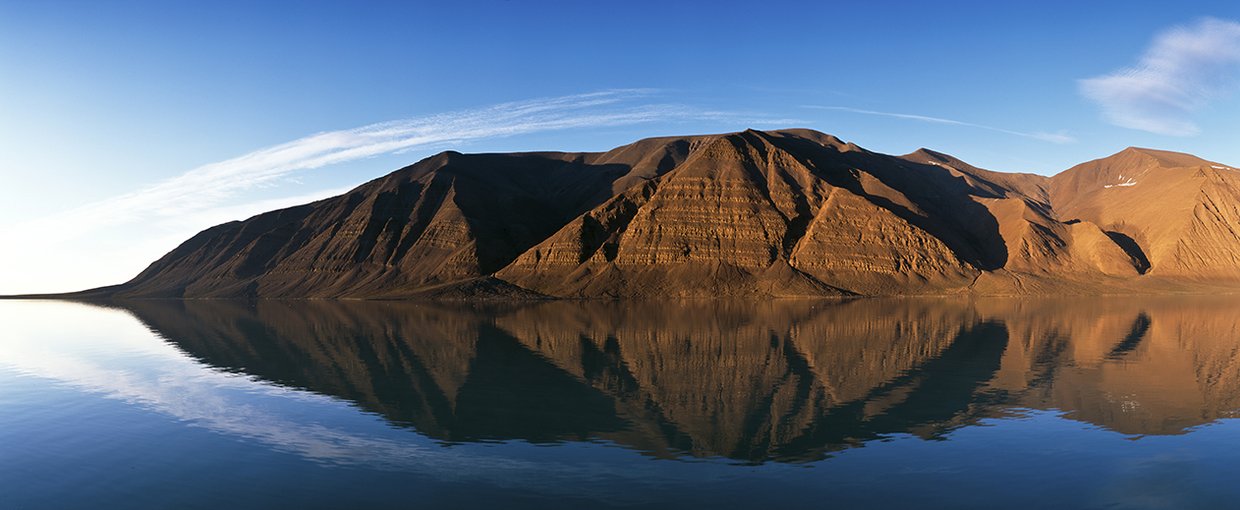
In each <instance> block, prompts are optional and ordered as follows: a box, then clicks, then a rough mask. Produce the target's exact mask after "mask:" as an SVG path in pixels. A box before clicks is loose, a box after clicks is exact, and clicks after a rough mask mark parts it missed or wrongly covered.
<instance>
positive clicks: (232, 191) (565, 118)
mask: <svg viewBox="0 0 1240 510" xmlns="http://www.w3.org/2000/svg"><path fill="white" fill-rule="evenodd" d="M651 93H652V92H651V91H648V90H613V91H604V92H595V93H589V94H579V95H573V96H564V97H557V98H550V99H538V100H530V101H519V102H511V103H503V104H498V105H495V106H491V107H487V108H479V109H473V110H463V111H457V112H452V113H445V114H438V115H431V116H427V117H420V118H413V119H404V120H398V121H391V122H381V123H376V124H370V125H366V126H362V127H359V128H354V129H346V130H339V131H329V132H323V133H317V134H313V135H310V136H306V137H304V138H299V139H297V140H293V141H290V142H286V143H282V144H279V145H275V146H272V147H267V148H263V149H259V150H256V151H253V152H250V153H248V154H244V155H241V156H238V157H235V158H231V159H227V160H224V161H220V162H216V163H211V164H207V165H204V166H201V167H198V168H195V169H192V170H189V171H188V172H185V173H183V174H181V175H179V176H177V177H173V178H171V179H168V180H165V181H162V182H159V183H156V184H153V185H150V186H147V187H144V188H142V189H139V190H136V191H133V192H129V193H125V194H123V195H119V196H116V197H112V198H108V199H104V200H101V201H98V202H94V203H90V204H86V205H83V206H81V207H78V208H75V209H73V210H70V211H66V212H65V213H63V214H62V216H69V217H72V218H73V219H74V220H86V221H87V223H86V224H82V223H76V224H77V225H78V226H79V227H84V228H91V227H97V226H99V224H101V223H103V224H107V223H123V222H128V221H135V220H142V221H149V220H151V219H154V218H166V217H177V216H180V215H184V214H187V213H194V212H197V211H202V210H205V209H209V208H211V207H214V206H216V205H218V204H220V203H223V202H224V201H225V200H226V199H229V198H231V197H233V196H235V195H237V194H239V193H242V192H245V191H248V190H251V189H255V188H259V187H262V186H267V185H271V184H273V183H275V182H276V181H279V180H281V179H284V178H288V177H290V176H291V175H292V174H294V173H295V172H298V171H302V170H310V169H316V168H321V167H325V166H329V165H333V164H338V163H344V162H348V161H353V160H358V159H363V158H368V157H373V156H378V155H382V154H390V153H400V152H404V151H410V150H415V149H423V148H431V147H438V146H444V145H446V144H451V143H463V142H467V141H470V140H478V139H484V138H497V137H505V136H514V135H520V134H528V133H534V132H541V131H552V130H563V129H571V128H585V127H602V126H616V125H626V124H637V123H643V122H652V121H656V120H668V119H673V118H691V114H690V112H689V110H688V109H687V108H685V107H682V106H677V105H661V104H648V103H642V102H641V100H643V99H645V98H647V97H649V96H650V95H651ZM61 219H63V218H54V219H52V220H55V221H57V222H58V223H60V224H61V225H62V226H63V224H64V222H61V221H60V220H61Z"/></svg>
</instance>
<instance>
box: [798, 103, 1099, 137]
mask: <svg viewBox="0 0 1240 510" xmlns="http://www.w3.org/2000/svg"><path fill="white" fill-rule="evenodd" d="M802 106H803V107H804V108H812V109H815V110H833V111H839V112H848V113H859V114H862V115H874V116H879V117H890V118H893V119H904V120H914V121H918V122H928V123H931V124H945V125H949V126H962V127H969V128H976V129H985V130H987V131H994V132H996V133H1004V134H1008V135H1013V136H1020V137H1024V138H1032V139H1034V140H1041V141H1044V142H1050V143H1059V144H1064V143H1073V142H1076V139H1075V138H1073V137H1071V136H1069V135H1067V134H1064V133H1043V132H1032V133H1027V132H1024V131H1015V130H1011V129H1004V128H1000V127H994V126H987V125H985V124H975V123H972V122H964V121H960V120H952V119H944V118H941V117H929V116H926V115H914V114H911V113H893V112H880V111H875V110H864V109H861V108H851V107H847V106H819V105H802Z"/></svg>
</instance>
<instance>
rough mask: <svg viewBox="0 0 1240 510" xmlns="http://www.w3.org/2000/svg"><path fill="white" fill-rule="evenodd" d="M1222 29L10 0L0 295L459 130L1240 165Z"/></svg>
mask: <svg viewBox="0 0 1240 510" xmlns="http://www.w3.org/2000/svg"><path fill="white" fill-rule="evenodd" d="M668 4H670V5H668ZM869 4H873V5H869ZM1082 4H1083V5H1082ZM1237 22H1240V4H1237V3H1235V2H1178V3H1176V4H1175V5H1173V6H1170V7H1169V6H1167V5H1166V4H1165V3H1162V2H1149V3H1139V2H1062V3H1056V2H813V3H810V2H806V3H805V4H796V3H786V4H782V5H771V4H768V3H760V2H753V1H750V2H675V3H672V2H648V3H644V2H614V3H604V2H524V1H506V2H437V3H434V4H432V3H430V2H427V3H418V2H392V3H384V2H326V1H298V2H292V1H290V2H222V1H221V2H201V3H199V4H197V5H191V4H190V3H188V2H59V1H47V2H34V1H25V0H21V1H6V0H0V235H4V236H6V237H5V238H6V239H13V238H14V237H13V236H19V237H33V238H34V239H33V240H32V242H34V243H35V245H36V246H44V247H48V249H47V250H32V251H34V252H37V255H31V254H27V253H24V252H22V251H19V250H12V249H8V250H5V253H3V254H0V267H6V268H20V269H18V270H11V269H5V270H2V271H0V293H10V292H32V291H60V290H72V289H77V288H82V287H88V286H94V285H103V284H108V283H115V282H119V281H123V280H125V279H128V278H129V277H131V276H132V275H133V274H135V273H136V272H137V271H139V270H141V268H143V267H145V265H146V264H147V263H149V262H150V261H151V260H153V259H155V258H157V257H158V256H159V255H161V254H162V253H164V252H166V251H167V250H168V249H170V248H172V247H174V246H175V245H176V244H177V243H178V242H179V241H181V240H183V239H185V238H187V237H188V236H190V235H192V234H193V233H195V232H197V231H198V230H200V229H202V228H205V227H207V226H210V225H212V224H214V223H218V222H221V221H226V220H229V219H242V218H244V217H246V216H248V215H250V214H253V213H257V212H260V211H262V210H264V209H265V208H271V207H276V206H282V205H291V204H294V203H298V202H299V201H305V200H308V199H311V198H317V197H321V196H327V195H330V194H332V193H336V192H339V191H342V190H344V189H347V188H348V187H350V186H353V185H356V184H359V183H361V182H363V181H365V180H368V179H371V178H374V177H377V176H380V175H382V174H385V173H387V172H389V171H391V170H393V169H395V168H398V167H400V166H404V165H406V164H409V163H411V162H413V161H416V160H417V159H420V158H422V157H425V156H427V155H430V154H432V153H434V152H438V151H439V150H443V149H446V148H453V149H457V150H461V151H511V150H544V149H558V150H605V149H608V148H611V147H614V146H617V145H621V144H624V143H628V142H631V141H633V140H635V139H638V138H643V137H647V136H656V135H667V134H688V133H708V132H723V131H734V130H740V129H745V128H748V127H757V128H778V127H793V126H797V127H811V128H815V129H818V130H821V131H825V132H829V133H832V134H835V135H837V136H840V137H842V138H844V139H846V140H850V141H853V142H856V143H858V144H860V145H862V146H864V147H867V148H870V149H872V150H877V151H881V152H888V153H906V152H910V151H912V150H914V149H916V148H918V147H923V146H925V147H930V148H934V149H937V150H940V151H943V152H947V153H951V154H953V155H956V156H958V157H960V158H962V159H964V160H966V161H969V162H971V163H973V164H976V165H978V166H982V167H985V168H990V169H994V170H1002V171H1022V172H1035V173H1042V174H1053V173H1055V172H1058V171H1060V170H1063V169H1065V168H1067V167H1069V166H1071V165H1073V164H1075V163H1079V162H1082V161H1085V160H1089V159H1093V158H1097V157H1102V156H1105V155H1108V154H1110V153H1113V152H1116V151H1118V150H1120V149H1122V148H1123V147H1126V146H1130V145H1135V146H1145V147H1156V148H1164V149H1170V150H1179V151H1185V152H1191V153H1194V154H1197V155H1200V156H1202V157H1205V158H1207V159H1212V160H1216V161H1221V162H1225V163H1228V164H1240V144H1237V143H1236V142H1237V141H1238V140H1237V139H1236V137H1237V135H1238V134H1240V130H1237V128H1236V127H1235V124H1234V121H1235V119H1237V118H1240V115H1238V114H1240V95H1238V94H1236V92H1237V90H1240V89H1238V88H1237V85H1238V84H1240V25H1237V24H1236V23H1237ZM496 105H500V106H496ZM52 247H55V248H52ZM49 250H50V251H54V252H56V253H59V255H55V256H49V255H48V254H47V252H48V251H49Z"/></svg>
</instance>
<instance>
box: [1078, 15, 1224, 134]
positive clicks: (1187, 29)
mask: <svg viewBox="0 0 1240 510" xmlns="http://www.w3.org/2000/svg"><path fill="white" fill-rule="evenodd" d="M1238 74H1240V23H1237V22H1234V21H1228V20H1221V19H1217V18H1204V19H1201V20H1198V21H1197V22H1195V23H1193V24H1191V25H1185V26H1177V27H1174V28H1172V29H1170V30H1167V31H1165V32H1163V33H1162V34H1160V35H1158V37H1156V38H1155V39H1154V42H1153V44H1151V45H1150V47H1149V48H1148V49H1146V51H1145V53H1144V54H1143V55H1142V56H1141V59H1140V60H1139V61H1138V62H1137V64H1136V65H1134V66H1132V67H1127V68H1124V69H1120V70H1118V71H1115V72H1113V73H1110V74H1107V75H1103V76H1098V77H1094V78H1088V79H1084V80H1081V81H1080V84H1079V85H1080V92H1081V94H1082V95H1084V96H1085V97H1086V98H1088V99H1090V100H1091V101H1093V102H1095V103H1097V105H1098V106H1099V107H1100V108H1101V109H1102V115H1103V117H1104V118H1105V119H1106V120H1107V121H1108V122H1110V123H1112V124H1114V125H1117V126H1120V127H1125V128H1130V129H1137V130H1141V131H1148V132H1150V133H1156V134H1161V135H1171V136H1193V135H1196V134H1198V133H1200V132H1201V128H1200V127H1198V126H1197V124H1196V123H1195V122H1194V121H1193V118H1192V116H1193V113H1195V112H1198V111H1200V110H1201V109H1203V108H1205V107H1206V106H1208V105H1209V104H1210V103H1211V102H1213V101H1215V100H1217V99H1219V98H1221V97H1224V96H1226V95H1228V94H1230V93H1232V92H1234V91H1235V89H1236V83H1237V80H1236V78H1237V75H1238Z"/></svg>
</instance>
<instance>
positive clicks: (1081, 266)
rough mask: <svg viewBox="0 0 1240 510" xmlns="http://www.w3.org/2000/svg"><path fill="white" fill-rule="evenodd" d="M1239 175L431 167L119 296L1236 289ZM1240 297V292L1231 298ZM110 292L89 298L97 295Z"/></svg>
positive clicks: (647, 154)
mask: <svg viewBox="0 0 1240 510" xmlns="http://www.w3.org/2000/svg"><path fill="white" fill-rule="evenodd" d="M1238 176H1240V174H1238V173H1237V171H1236V170H1234V169H1232V168H1230V167H1227V166H1225V165H1220V164H1216V163H1211V162H1208V161H1205V160H1201V159H1198V158H1195V157H1193V156H1189V155H1185V154H1178V153H1170V152H1164V151H1152V150H1148V149H1129V150H1125V151H1123V152H1121V153H1119V154H1117V155H1115V156H1112V157H1110V158H1104V159H1102V160H1097V161H1093V162H1089V163H1085V164H1083V165H1079V166H1077V167H1074V168H1073V169H1070V170H1068V171H1065V172H1063V173H1062V174H1059V175H1057V176H1055V177H1052V178H1047V177H1042V176H1037V175H1031V174H1005V173H1001V172H993V171H989V170H984V169H980V168H977V167H974V166H972V165H969V164H968V163H965V162H963V161H960V160H959V159H957V158H954V157H951V156H948V155H946V154H942V153H938V152H934V151H930V150H925V149H923V150H919V151H917V152H914V153H912V154H908V155H905V156H899V157H896V156H888V155H883V154H878V153H874V152H871V151H867V150H865V149H863V148H861V147H858V146H856V145H854V144H851V143H846V142H844V141H842V140H839V139H838V138H835V137H832V136H830V135H826V134H823V133H818V132H815V131H810V130H782V131H753V130H750V131H745V132H740V133H730V134H723V135H704V136H689V137H667V138H652V139H647V140H641V141H638V142H636V143H633V144H630V145H626V146H623V147H619V148H616V149H614V150H611V151H608V152H604V153H523V154H476V155H464V154H459V153H453V152H447V153H443V154H439V155H436V156H433V157H431V158H427V159H425V160H423V161H420V162H418V163H416V164H414V165H412V166H410V167H407V168H404V169H401V170H399V171H397V172H394V173H392V174H390V175H388V176H385V177H383V178H381V179H377V180H375V181H371V182H369V183H366V184H364V185H362V186H359V187H358V188H356V189H354V190H352V191H350V192H349V193H346V194H344V195H341V196H338V197H334V198H330V199H326V200H322V201H319V202H315V203H312V204H307V205H303V206H299V207H293V208H289V209H283V210H279V211H273V212H270V213H266V214H262V215H259V216H255V217H253V218H250V219H248V220H245V221H239V222H231V223H227V224H224V225H220V226H217V227H213V228H211V229H208V230H206V231H203V232H202V233H200V234H198V235H197V236H194V237H193V238H191V239H190V240H188V241H186V242H185V243H184V244H182V245H181V246H179V247H178V248H176V249H175V250H173V251H172V252H170V253H169V254H167V255H165V256H164V257H162V258H161V259H159V260H158V261H156V262H155V263H153V264H152V265H151V266H150V267H148V268H147V269H146V270H145V271H143V272H142V273H141V274H139V275H138V276H137V277H135V278H134V279H133V280H131V281H130V282H127V283H126V284H123V285H120V286H116V287H111V288H107V289H101V290H100V291H99V292H96V293H95V294H107V295H111V296H113V297H122V298H126V297H128V298H132V297H181V298H198V297H263V298H417V297H430V298H452V299H469V298H475V297H480V296H493V297H503V298H513V297H521V298H529V297H546V296H552V297H578V298H617V297H720V296H783V297H793V296H839V295H870V296H874V295H907V294H935V295H944V294H966V293H971V294H1045V293H1075V294H1091V293H1108V292H1160V291H1168V290H1170V291H1177V292H1182V291H1193V290H1194V289H1195V290H1197V291H1200V290H1201V289H1205V288H1207V287H1209V288H1220V287H1232V288H1234V287H1235V286H1240V235H1238V234H1237V232H1240V181H1237V179H1238V178H1240V177H1238ZM1233 282H1234V283H1233ZM92 295H93V294H92Z"/></svg>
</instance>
